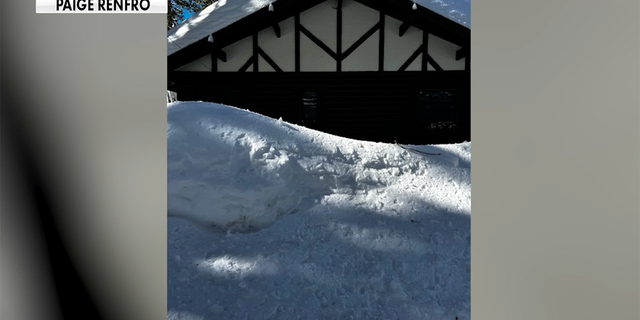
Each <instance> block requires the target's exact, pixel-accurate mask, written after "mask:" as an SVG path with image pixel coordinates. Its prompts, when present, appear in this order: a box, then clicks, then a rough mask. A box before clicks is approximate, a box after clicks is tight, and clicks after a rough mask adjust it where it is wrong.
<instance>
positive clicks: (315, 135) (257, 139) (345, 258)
mask: <svg viewBox="0 0 640 320" xmlns="http://www.w3.org/2000/svg"><path fill="white" fill-rule="evenodd" d="M167 138H168V159H167V160H168V185H167V188H168V214H169V224H168V226H169V230H168V232H169V234H168V281H169V283H168V296H169V300H168V308H169V313H168V318H170V319H183V318H185V319H186V318H189V319H245V318H251V319H254V318H255V319H267V318H271V319H343V318H344V319H350V318H356V319H395V318H398V319H452V320H453V319H455V317H458V318H459V319H460V320H462V319H469V318H470V291H469V281H470V273H469V270H470V256H469V254H470V252H469V251H470V204H471V200H470V192H471V188H470V161H471V156H470V143H462V144H455V145H439V146H407V147H409V148H410V149H403V148H402V147H401V146H397V145H393V144H382V143H372V142H365V141H357V140H350V139H346V138H341V137H336V136H332V135H329V134H325V133H321V132H317V131H314V130H310V129H307V128H304V127H300V126H296V125H292V124H289V123H286V122H283V121H281V120H275V119H271V118H267V117H263V116H260V115H258V114H255V113H252V112H249V111H244V110H240V109H236V108H233V107H227V106H223V105H218V104H211V103H202V102H177V103H172V104H169V105H168V108H167ZM411 149H413V150H411ZM210 231H213V232H210Z"/></svg>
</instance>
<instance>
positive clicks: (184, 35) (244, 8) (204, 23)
mask: <svg viewBox="0 0 640 320" xmlns="http://www.w3.org/2000/svg"><path fill="white" fill-rule="evenodd" d="M275 2H277V0H272V1H270V0H219V1H217V2H215V3H213V4H212V5H210V6H208V7H206V8H205V9H204V10H202V11H200V12H198V13H195V14H193V15H192V16H191V17H189V18H188V19H187V20H185V21H183V22H182V23H181V24H179V25H177V26H175V27H173V28H172V29H171V30H169V31H168V32H167V56H169V55H171V54H173V53H174V52H177V51H179V50H180V49H182V48H185V47H186V46H188V45H190V44H192V43H194V42H196V41H198V40H200V39H203V38H206V37H207V36H209V35H210V34H212V33H214V32H216V31H218V30H221V29H223V28H225V27H227V26H229V25H231V24H233V23H234V22H236V21H238V20H240V19H242V18H244V17H246V16H248V15H250V14H252V13H254V12H256V11H258V10H260V9H262V8H264V7H266V6H268V5H269V3H275ZM414 2H415V3H417V4H418V5H420V6H422V7H425V8H427V9H429V10H431V11H433V12H435V13H437V14H440V15H442V16H443V17H445V18H448V19H450V20H452V21H454V22H456V23H458V24H460V25H462V26H465V27H467V28H471V19H470V16H471V5H470V0H415V1H414Z"/></svg>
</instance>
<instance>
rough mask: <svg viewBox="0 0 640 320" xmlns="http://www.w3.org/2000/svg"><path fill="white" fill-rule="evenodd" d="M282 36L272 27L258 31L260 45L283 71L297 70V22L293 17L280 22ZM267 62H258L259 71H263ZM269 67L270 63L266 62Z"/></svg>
mask: <svg viewBox="0 0 640 320" xmlns="http://www.w3.org/2000/svg"><path fill="white" fill-rule="evenodd" d="M278 26H279V27H280V38H278V37H276V33H275V32H274V31H273V28H272V27H269V28H266V29H264V30H262V31H260V32H258V46H259V47H260V48H261V49H262V50H263V51H264V52H265V53H266V54H267V55H268V56H269V58H271V60H273V61H274V62H275V63H276V64H277V65H278V67H280V68H281V69H282V71H285V72H287V71H295V68H296V66H295V22H294V19H293V18H289V19H286V20H284V21H282V22H280V23H278ZM265 64H266V61H265V63H262V62H260V63H258V71H263V69H262V66H264V65H265ZM266 65H267V66H268V67H269V68H271V66H269V64H266Z"/></svg>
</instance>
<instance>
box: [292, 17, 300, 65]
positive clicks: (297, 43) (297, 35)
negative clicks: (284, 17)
mask: <svg viewBox="0 0 640 320" xmlns="http://www.w3.org/2000/svg"><path fill="white" fill-rule="evenodd" d="M293 20H294V33H295V56H296V57H295V59H296V61H295V66H296V67H295V70H296V71H295V72H300V13H296V15H295V16H294V18H293Z"/></svg>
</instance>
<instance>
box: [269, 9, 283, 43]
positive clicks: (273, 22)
mask: <svg viewBox="0 0 640 320" xmlns="http://www.w3.org/2000/svg"><path fill="white" fill-rule="evenodd" d="M269 21H270V22H271V27H272V28H273V32H275V33H276V37H277V38H280V26H279V25H278V19H277V18H276V14H275V12H273V11H269Z"/></svg>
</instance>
